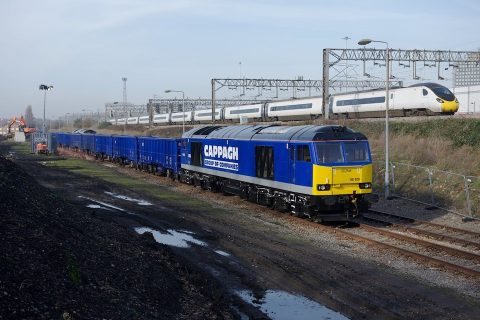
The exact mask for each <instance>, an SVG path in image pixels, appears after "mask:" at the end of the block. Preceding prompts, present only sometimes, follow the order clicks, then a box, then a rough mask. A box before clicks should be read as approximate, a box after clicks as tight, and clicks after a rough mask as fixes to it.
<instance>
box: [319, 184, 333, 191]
mask: <svg viewBox="0 0 480 320" xmlns="http://www.w3.org/2000/svg"><path fill="white" fill-rule="evenodd" d="M317 190H318V191H327V190H330V185H329V184H317Z"/></svg>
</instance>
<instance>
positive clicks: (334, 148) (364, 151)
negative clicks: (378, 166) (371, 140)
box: [315, 141, 370, 163]
mask: <svg viewBox="0 0 480 320" xmlns="http://www.w3.org/2000/svg"><path fill="white" fill-rule="evenodd" d="M315 147H316V149H317V158H318V161H319V162H320V163H345V162H348V163H351V162H366V161H369V160H370V156H369V152H368V143H367V142H366V141H351V142H350V141H345V142H317V143H316V144H315Z"/></svg>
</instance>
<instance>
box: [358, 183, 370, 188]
mask: <svg viewBox="0 0 480 320" xmlns="http://www.w3.org/2000/svg"><path fill="white" fill-rule="evenodd" d="M358 187H359V188H360V189H371V188H372V184H371V183H370V182H365V183H360V184H359V185H358Z"/></svg>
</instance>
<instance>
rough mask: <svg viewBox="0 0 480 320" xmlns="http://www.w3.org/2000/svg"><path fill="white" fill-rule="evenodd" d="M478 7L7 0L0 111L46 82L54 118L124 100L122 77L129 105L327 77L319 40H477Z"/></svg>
mask: <svg viewBox="0 0 480 320" xmlns="http://www.w3.org/2000/svg"><path fill="white" fill-rule="evenodd" d="M479 17H480V2H479V1H478V0H457V1H444V0H437V1H435V2H432V1H431V0H429V1H421V0H417V1H410V0H404V1H385V0H383V1H380V0H379V1H368V0H363V1H358V0H352V1H350V0H344V1H322V0H311V1H308V0H296V1H293V0H291V1H283V0H272V1H271V0H264V1H261V0H257V1H253V0H236V1H234V0H170V1H163V0H41V1H38V0H1V1H0V32H1V37H0V43H1V45H0V61H1V62H0V75H1V77H0V98H1V100H0V117H12V116H15V115H17V116H18V115H20V114H23V113H24V111H25V108H26V107H27V106H28V105H31V106H32V108H33V113H34V115H35V116H36V117H42V113H43V92H41V91H39V89H38V86H39V85H40V84H46V85H53V86H54V89H53V90H52V91H49V92H48V93H47V104H46V105H47V107H46V109H47V111H46V113H47V118H48V117H51V118H55V117H58V116H62V115H65V114H66V113H67V112H79V111H81V110H82V109H86V110H94V111H96V110H100V111H102V110H104V103H105V102H113V101H122V90H123V83H122V80H121V78H122V77H127V78H128V81H127V94H128V101H129V102H132V103H134V104H144V103H146V102H147V101H148V99H149V98H152V97H153V95H154V94H156V95H157V96H158V97H173V96H172V95H171V94H170V95H167V94H165V93H163V92H164V91H165V90H166V89H176V90H183V91H185V95H186V96H187V97H190V98H197V97H203V98H209V97H210V94H211V93H210V91H211V87H210V79H211V78H233V77H239V76H240V75H241V76H244V77H247V78H261V77H263V78H277V79H293V78H295V77H297V76H299V75H302V76H303V77H304V79H321V78H322V50H323V48H345V46H346V45H347V46H348V47H349V48H358V47H359V46H358V45H357V42H358V40H359V39H361V38H366V37H367V38H372V39H378V40H383V41H388V42H389V44H390V47H391V48H396V49H400V48H401V49H427V50H436V49H442V50H468V51H470V50H478V49H479V48H480V32H479ZM346 36H348V37H350V38H351V39H350V40H348V41H347V42H346V41H345V40H343V39H342V38H344V37H346ZM370 47H378V48H384V47H383V46H382V45H381V44H379V45H377V46H373V45H370ZM239 62H241V65H240V63H239ZM409 72H410V71H409ZM420 72H421V71H420Z"/></svg>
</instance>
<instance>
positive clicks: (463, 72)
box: [453, 51, 480, 88]
mask: <svg viewBox="0 0 480 320" xmlns="http://www.w3.org/2000/svg"><path fill="white" fill-rule="evenodd" d="M475 55H477V56H478V55H480V51H479V53H476V54H475ZM470 58H472V59H475V58H476V59H478V58H477V57H470ZM476 85H480V63H478V62H477V63H471V62H470V63H459V64H458V65H457V66H455V68H454V69H453V86H454V87H455V88H458V87H466V86H476Z"/></svg>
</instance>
